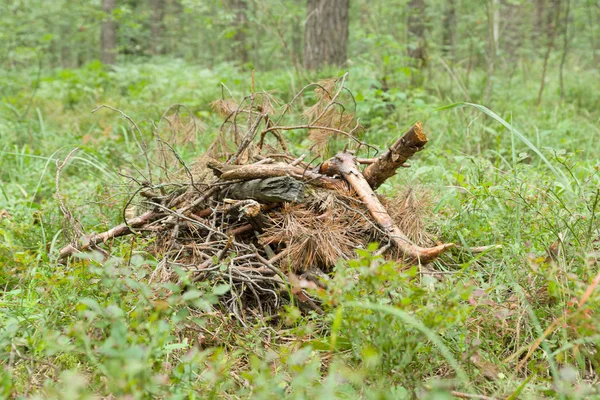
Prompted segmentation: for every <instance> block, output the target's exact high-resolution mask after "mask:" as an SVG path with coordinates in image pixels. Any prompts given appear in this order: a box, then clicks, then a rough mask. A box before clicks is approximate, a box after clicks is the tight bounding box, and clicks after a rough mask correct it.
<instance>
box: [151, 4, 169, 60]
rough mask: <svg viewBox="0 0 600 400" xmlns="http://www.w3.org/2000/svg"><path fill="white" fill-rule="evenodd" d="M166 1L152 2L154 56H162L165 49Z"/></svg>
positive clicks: (152, 46) (152, 48)
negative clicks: (164, 21) (164, 20)
mask: <svg viewBox="0 0 600 400" xmlns="http://www.w3.org/2000/svg"><path fill="white" fill-rule="evenodd" d="M165 5H166V4H165V0H150V8H151V13H152V15H151V17H150V34H151V38H150V52H151V53H152V54H153V55H157V54H162V53H163V52H164V47H163V43H164V42H163V31H164V24H163V19H164V17H165Z"/></svg>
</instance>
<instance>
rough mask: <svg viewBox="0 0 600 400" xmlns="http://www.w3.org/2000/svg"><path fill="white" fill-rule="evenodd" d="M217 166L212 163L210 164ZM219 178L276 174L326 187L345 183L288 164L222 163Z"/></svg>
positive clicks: (246, 177) (343, 186) (265, 176)
mask: <svg viewBox="0 0 600 400" xmlns="http://www.w3.org/2000/svg"><path fill="white" fill-rule="evenodd" d="M210 166H212V167H213V168H215V169H216V168H217V167H216V165H215V164H214V163H212V164H210ZM220 168H221V176H220V178H221V179H223V180H238V179H239V180H251V179H264V178H269V177H276V176H290V177H292V178H295V179H299V180H301V181H304V182H307V183H310V184H311V185H314V186H319V187H323V188H327V189H334V190H335V189H344V188H345V187H346V185H345V184H344V183H343V182H342V181H340V180H339V179H334V178H331V177H328V176H324V175H321V174H318V173H315V172H313V171H311V170H308V169H303V168H300V167H296V166H293V165H290V164H284V163H277V164H250V165H242V166H238V165H223V166H221V167H220Z"/></svg>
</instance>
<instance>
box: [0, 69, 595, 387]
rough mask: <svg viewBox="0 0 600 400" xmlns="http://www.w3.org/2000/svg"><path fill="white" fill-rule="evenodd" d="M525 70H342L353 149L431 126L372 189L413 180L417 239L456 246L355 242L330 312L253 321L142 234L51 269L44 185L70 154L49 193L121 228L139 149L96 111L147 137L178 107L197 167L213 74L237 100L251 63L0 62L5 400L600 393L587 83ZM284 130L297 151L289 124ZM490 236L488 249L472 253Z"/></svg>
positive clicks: (285, 310)
mask: <svg viewBox="0 0 600 400" xmlns="http://www.w3.org/2000/svg"><path fill="white" fill-rule="evenodd" d="M539 70H540V68H535V66H532V65H529V64H528V63H527V62H521V63H519V64H518V67H517V68H515V70H514V71H513V73H512V74H511V75H510V76H508V75H503V74H498V76H496V77H494V80H493V83H494V86H493V91H492V95H491V96H490V98H489V99H487V100H486V99H483V98H482V93H484V92H485V84H486V77H485V75H483V73H481V72H478V71H473V73H472V74H471V76H470V77H469V81H468V82H467V81H466V79H465V74H464V71H461V70H460V69H457V70H456V73H455V74H454V76H449V75H448V73H447V72H446V70H444V69H442V68H441V67H440V68H439V69H438V68H437V67H431V69H430V70H428V71H426V72H425V73H423V74H422V75H420V76H416V77H414V76H413V77H412V78H411V77H410V76H407V75H406V74H404V73H403V72H398V73H397V74H396V75H393V76H392V77H391V78H390V79H389V80H388V82H387V86H388V87H387V88H386V90H383V89H382V88H381V83H380V82H379V81H378V80H377V79H376V78H377V76H378V75H377V73H376V72H375V71H373V70H372V69H371V68H370V67H368V66H354V67H353V68H352V69H351V70H350V74H349V77H348V83H347V86H348V88H349V89H350V90H351V91H352V93H353V95H354V98H355V100H356V105H357V112H356V114H357V116H358V117H360V120H361V123H362V124H363V126H364V127H365V131H364V133H363V134H362V137H361V139H362V140H364V141H366V142H368V143H372V144H375V145H377V146H379V148H385V146H386V145H389V144H390V143H391V142H392V141H393V140H394V139H396V138H397V137H398V136H399V135H400V134H402V133H403V132H404V131H405V130H406V129H407V128H409V127H410V126H411V125H412V124H413V123H414V122H416V121H417V120H419V121H422V122H423V125H424V127H425V129H426V131H427V133H428V135H429V138H430V142H429V143H428V145H427V148H426V150H425V151H423V152H420V153H419V154H418V155H417V156H416V157H414V159H413V160H411V162H410V164H411V167H410V169H402V170H401V171H399V173H398V175H397V176H396V177H394V178H393V179H391V180H389V181H388V182H386V183H385V184H384V186H383V187H382V189H381V191H382V192H383V193H385V194H388V195H394V194H396V193H401V192H403V191H405V188H407V187H412V188H415V193H417V194H418V195H419V196H420V197H422V198H423V205H422V207H423V208H424V209H425V211H428V219H427V221H428V229H429V230H430V231H431V232H432V233H433V234H435V235H436V236H437V237H438V238H440V239H441V240H442V241H444V242H454V243H457V244H458V245H459V246H458V248H457V249H456V250H453V251H452V252H450V253H448V254H446V255H444V256H443V257H441V258H440V259H439V260H437V261H436V262H435V263H433V264H432V265H431V266H430V267H429V269H428V270H427V271H428V273H422V272H423V271H419V270H418V269H416V268H412V269H408V270H407V269H400V268H398V266H397V265H394V264H393V263H389V262H388V263H386V262H384V261H383V260H382V258H381V257H379V256H376V255H374V250H375V248H374V247H373V248H369V249H363V250H361V251H359V252H358V253H357V256H356V259H354V260H349V261H340V262H339V263H338V266H337V267H336V270H335V274H334V277H333V278H332V279H331V281H330V282H329V285H328V288H327V290H326V293H323V294H321V295H320V296H321V301H322V304H323V308H324V310H325V312H324V314H322V315H320V314H317V313H311V312H308V313H307V312H300V310H299V309H298V308H297V307H296V305H294V304H288V305H285V306H284V307H282V308H281V310H280V313H279V315H277V316H276V317H271V318H267V319H261V318H248V319H247V322H246V324H245V326H244V325H242V324H240V323H239V321H237V320H236V319H235V318H233V317H232V316H228V315H225V314H223V313H221V312H219V306H218V304H217V305H216V306H215V308H213V305H214V304H216V303H218V296H219V294H220V293H221V291H222V290H223V287H210V286H207V285H199V286H198V288H197V290H189V289H188V290H185V291H184V290H182V288H181V287H177V285H174V284H173V283H162V282H159V281H157V280H153V279H150V276H151V274H152V271H153V269H154V268H155V267H156V265H157V263H158V262H159V260H158V259H156V258H155V257H154V256H153V255H152V254H150V252H149V251H147V248H146V247H145V244H146V243H145V241H144V240H143V239H142V238H135V237H133V238H132V237H126V238H124V239H122V240H116V241H114V243H112V244H111V258H110V259H108V260H106V261H102V260H99V259H97V258H95V257H94V256H93V255H90V256H89V257H79V258H77V259H73V260H71V261H69V263H68V264H66V265H63V264H59V263H58V262H57V258H58V251H59V249H60V248H61V247H62V246H63V245H65V244H66V243H67V240H66V239H65V235H64V234H65V228H66V226H65V224H64V218H63V215H62V213H61V212H60V210H59V207H58V203H57V199H56V181H55V176H56V160H57V159H63V160H64V159H65V157H66V156H67V154H68V153H69V152H70V151H71V150H72V149H74V148H75V147H79V148H80V149H81V150H80V151H79V153H77V154H76V155H75V156H74V157H72V159H71V162H70V163H69V165H67V166H66V167H65V168H64V170H63V171H62V174H61V179H60V182H59V185H60V192H61V195H62V198H63V199H64V200H65V202H66V203H67V204H68V205H69V207H70V208H71V209H72V210H73V213H74V215H76V216H77V218H78V219H79V220H80V222H81V225H82V227H83V229H84V230H85V231H86V232H101V231H104V230H106V229H108V228H109V227H111V226H113V225H116V224H118V223H120V222H121V216H122V210H123V207H124V206H125V202H126V201H127V198H128V189H129V186H128V185H127V178H126V177H125V176H124V175H123V174H121V172H124V171H129V169H128V168H130V166H131V165H133V164H136V163H137V162H138V161H139V148H138V141H137V140H136V137H135V136H134V133H132V130H131V129H130V128H131V125H130V122H129V121H128V120H127V119H125V118H123V117H122V116H121V115H120V114H119V113H115V112H112V111H111V110H108V109H102V110H98V111H96V112H95V113H92V112H91V111H92V110H94V109H95V108H96V107H97V106H99V105H102V104H106V105H109V106H111V107H114V108H117V109H120V110H122V111H123V112H125V113H127V115H129V116H130V117H131V118H132V119H133V120H134V121H136V122H137V124H138V125H139V127H140V130H141V131H142V136H143V135H147V139H148V140H150V139H151V138H152V130H153V124H154V123H155V124H157V126H158V129H159V130H160V129H162V128H164V125H161V123H160V120H161V115H162V114H163V112H164V111H165V110H167V108H168V107H169V106H171V105H173V104H182V105H184V106H185V107H186V110H187V111H185V113H192V114H193V115H194V116H195V117H196V118H197V119H198V121H199V125H198V126H200V125H201V126H202V129H198V130H190V131H189V132H188V133H190V132H191V133H190V135H191V136H188V137H186V138H182V137H179V138H175V139H174V140H173V142H172V145H173V146H174V148H175V149H176V150H177V152H178V154H179V155H180V156H181V158H182V160H183V161H184V162H186V163H192V162H193V161H194V160H195V159H196V158H197V157H198V155H199V154H202V153H204V151H205V150H206V147H207V146H208V145H209V144H210V143H211V142H212V141H213V140H214V138H215V134H216V132H217V131H218V129H219V126H220V123H221V122H222V117H221V116H219V115H218V114H217V113H216V112H215V111H213V109H212V108H211V103H212V102H213V101H214V100H217V99H220V98H221V96H222V95H223V89H222V86H221V85H220V83H221V82H223V83H224V84H225V85H227V87H228V88H229V90H230V91H231V93H232V94H233V96H234V97H236V98H238V99H240V98H242V97H243V96H244V95H246V94H248V93H249V92H250V91H251V74H250V72H248V71H240V70H238V69H236V68H234V67H231V66H229V65H221V66H216V67H214V68H211V69H203V68H200V67H197V66H193V65H188V64H185V63H184V62H178V61H172V62H169V63H168V64H167V63H159V62H157V63H154V64H152V63H146V64H127V65H121V66H119V67H116V68H115V69H114V70H108V69H106V68H104V67H102V66H101V65H99V64H90V65H87V66H86V67H84V68H81V69H74V70H56V71H42V73H41V74H40V76H39V79H37V71H36V70H26V71H20V72H7V73H6V74H5V75H3V76H2V77H0V87H1V88H2V91H1V92H0V93H1V96H2V102H1V103H0V285H1V287H2V288H3V292H2V293H1V294H0V363H2V365H3V368H2V369H1V370H0V396H15V397H18V396H24V397H27V396H33V395H36V394H37V395H38V396H41V397H40V398H61V399H68V398H73V399H75V398H87V397H89V398H94V396H96V397H98V396H99V397H103V398H115V397H116V398H142V397H143V396H148V397H157V398H212V397H214V398H247V397H252V398H259V399H260V398H265V399H266V398H281V397H283V396H285V397H289V398H299V399H301V398H302V399H304V398H334V397H339V398H348V399H350V398H389V399H401V398H411V397H413V396H418V397H419V398H431V399H433V398H435V399H439V398H452V396H460V395H462V394H465V395H484V396H488V397H490V398H517V397H518V398H540V397H546V396H548V397H554V396H558V397H562V398H592V397H594V396H596V397H598V398H600V392H599V391H598V383H599V381H600V377H599V376H598V373H597V370H598V368H599V367H600V358H599V356H598V354H600V353H598V343H600V322H599V321H600V320H599V319H598V313H599V312H600V306H599V304H600V303H599V300H600V290H599V289H598V288H597V287H596V286H597V285H598V283H599V282H600V275H598V274H599V271H600V269H599V263H598V251H599V246H600V236H599V234H600V231H599V227H600V226H599V224H600V222H599V221H598V219H597V218H596V213H597V210H598V208H599V207H600V177H599V175H598V174H599V172H598V171H599V169H600V162H599V161H598V156H597V155H598V154H599V153H600V140H598V138H599V137H600V96H598V93H600V75H599V71H598V70H577V69H575V68H573V69H572V70H570V71H568V72H569V73H566V74H565V77H566V80H565V88H566V90H565V93H564V95H563V96H562V98H561V93H560V88H559V84H558V79H557V76H558V73H556V74H554V72H552V74H551V75H549V76H548V78H547V83H546V87H545V92H544V97H543V101H542V103H541V104H540V105H539V106H538V105H537V104H536V103H537V96H538V89H539ZM401 71H404V70H401ZM341 74H342V72H341V71H329V72H327V73H325V72H324V73H322V74H321V75H320V76H314V77H311V79H312V80H318V79H319V78H324V77H332V76H333V77H336V76H337V77H339V76H341ZM411 80H412V81H413V83H411ZM32 81H33V82H36V83H35V84H32ZM415 81H421V83H422V84H420V85H415V83H414V82H415ZM306 83H308V80H307V79H306V78H298V77H294V74H293V73H291V72H290V71H287V70H279V71H271V72H268V73H260V72H256V76H255V82H254V86H255V88H256V90H267V91H271V90H273V91H274V95H275V96H276V97H279V98H281V99H282V100H283V101H289V100H290V97H291V96H293V94H294V93H296V92H297V91H298V90H300V89H301V88H302V86H304V84H306ZM457 101H461V102H469V103H472V104H466V103H462V104H459V105H457V104H456V102H457ZM473 104H475V105H473ZM478 104H482V105H485V107H486V108H483V107H481V106H478ZM490 110H491V111H490ZM188 117H189V115H188ZM163 124H164V121H163ZM286 140H287V141H288V142H289V143H291V144H292V146H293V147H294V148H295V149H306V147H307V146H308V144H307V141H306V138H305V135H303V133H302V132H296V133H290V134H289V136H287V137H286ZM482 245H501V248H498V249H493V250H490V251H487V252H484V253H475V252H472V251H471V248H474V247H478V246H482ZM182 279H183V281H184V282H185V276H184V277H182ZM167 292H168V293H170V296H165V293H167ZM459 392H460V393H459ZM111 396H113V397H111ZM127 396H132V397H127Z"/></svg>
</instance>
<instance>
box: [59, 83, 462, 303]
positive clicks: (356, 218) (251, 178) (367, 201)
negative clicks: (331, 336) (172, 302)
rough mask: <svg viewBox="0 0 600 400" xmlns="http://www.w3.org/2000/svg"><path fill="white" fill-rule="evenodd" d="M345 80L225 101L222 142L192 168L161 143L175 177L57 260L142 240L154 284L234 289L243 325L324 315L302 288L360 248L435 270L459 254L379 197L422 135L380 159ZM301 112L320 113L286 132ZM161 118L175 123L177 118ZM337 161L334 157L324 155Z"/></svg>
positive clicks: (403, 207) (150, 187) (138, 195)
mask: <svg viewBox="0 0 600 400" xmlns="http://www.w3.org/2000/svg"><path fill="white" fill-rule="evenodd" d="M345 81H346V75H344V76H343V77H341V78H339V79H333V80H329V81H326V82H321V83H319V84H311V85H308V86H306V87H304V88H303V89H302V90H301V91H300V92H299V93H298V94H296V95H295V96H294V97H293V98H292V100H291V101H290V102H289V103H278V102H277V100H276V99H275V98H274V97H273V96H272V95H271V94H269V93H267V92H256V93H254V92H253V93H252V94H251V95H249V96H247V97H245V98H244V99H243V100H241V101H235V100H234V99H233V96H229V97H227V98H225V97H224V98H223V99H221V100H219V101H217V102H215V103H214V104H213V105H214V107H215V108H216V109H217V110H218V111H219V112H220V113H222V114H223V116H224V121H225V122H224V123H223V125H222V126H221V129H220V132H219V134H218V137H217V139H216V141H215V142H214V143H213V145H211V146H210V148H209V149H208V150H207V152H206V153H205V154H204V155H202V156H201V157H199V158H198V159H197V161H196V162H195V163H194V165H192V166H189V167H188V166H187V165H185V164H184V163H183V161H182V159H181V157H180V156H179V155H178V154H177V153H176V151H175V150H174V148H173V147H172V146H171V145H169V144H168V143H167V141H166V140H163V139H161V138H160V136H158V135H156V138H157V142H158V143H159V144H160V146H162V147H161V149H162V152H161V153H160V154H163V155H164V154H165V153H170V154H171V158H172V159H173V160H174V162H176V163H177V164H178V165H179V169H180V172H179V175H177V176H176V177H175V178H173V175H171V177H170V178H169V179H165V177H163V178H161V179H160V181H159V183H156V182H155V183H152V182H151V179H144V180H138V179H136V180H135V182H137V187H136V188H135V191H134V195H133V196H132V198H131V201H130V202H129V205H128V208H127V211H128V212H127V213H124V222H123V223H122V224H120V225H118V226H115V227H113V228H112V229H109V230H108V231H106V232H103V233H99V234H92V235H80V236H79V237H78V238H77V240H74V241H73V242H72V243H70V244H69V245H67V246H66V247H64V248H63V249H62V250H61V252H60V257H61V259H65V258H68V257H70V256H72V255H73V254H75V253H77V252H82V251H90V250H97V251H101V252H104V253H106V250H103V249H102V246H101V245H102V244H105V243H107V242H109V241H112V240H113V239H115V238H117V237H120V236H124V235H129V234H133V233H135V234H143V235H146V236H148V237H150V238H152V239H153V240H150V241H149V243H150V244H149V246H151V249H152V251H153V252H154V253H156V254H158V255H160V256H161V257H162V258H161V259H162V261H161V262H160V264H159V267H158V268H157V271H155V272H156V273H157V274H162V275H164V276H165V277H167V279H168V278H169V277H172V276H173V274H172V271H173V270H174V268H176V267H178V268H182V269H184V270H186V271H187V272H188V274H189V275H190V277H191V280H192V282H199V281H209V282H215V283H217V282H221V283H223V282H224V283H226V284H228V285H229V293H228V294H227V295H226V296H224V297H223V298H224V304H225V305H226V306H228V308H229V309H230V310H231V311H233V312H234V313H235V314H236V315H239V314H238V312H239V310H240V304H242V305H244V306H247V305H252V307H253V308H254V309H255V310H257V311H259V312H261V313H268V312H269V311H270V310H271V309H275V308H277V307H278V305H279V304H280V301H281V299H282V298H285V297H286V296H287V298H288V300H289V298H290V297H293V296H295V297H296V298H297V300H299V301H300V304H304V306H307V307H309V308H312V309H313V310H315V311H317V312H319V311H320V309H319V306H318V304H317V302H316V301H314V300H313V299H312V298H311V296H310V294H309V292H310V291H308V292H307V290H306V289H309V288H316V287H318V286H321V287H323V286H325V285H326V281H327V279H328V278H327V277H328V274H329V273H330V272H331V271H332V268H333V266H334V265H335V264H336V263H337V262H338V261H339V260H340V259H350V258H352V257H355V250H356V249H358V248H366V247H367V246H368V244H369V243H371V242H378V243H380V245H381V247H380V248H379V250H378V251H379V252H380V253H381V254H384V255H385V256H386V257H389V258H393V259H397V260H399V261H401V262H402V263H404V264H405V265H411V264H415V263H419V264H425V263H429V262H431V261H432V260H434V259H436V258H437V257H438V256H440V255H441V254H442V253H443V252H445V251H446V250H447V249H449V248H450V247H452V246H453V244H439V243H438V244H437V245H433V241H432V239H431V238H430V237H429V236H428V235H427V234H426V233H425V232H424V230H423V228H422V225H423V222H422V221H421V219H420V215H418V210H417V209H418V204H416V203H417V202H418V200H415V198H414V195H413V193H412V192H411V191H408V193H407V194H405V195H404V196H403V197H401V198H397V199H391V198H385V197H383V196H379V195H377V194H376V192H375V191H376V190H377V188H379V187H380V186H381V185H382V184H383V183H384V182H385V181H386V180H387V179H388V178H390V177H392V176H393V175H394V174H395V173H396V171H397V170H398V169H399V168H401V167H407V166H408V165H407V164H406V162H407V161H408V160H409V159H410V158H411V157H412V156H413V155H414V154H415V153H417V152H419V151H421V150H422V149H423V148H424V146H425V144H426V143H427V136H426V134H425V132H424V131H423V129H422V126H421V124H420V123H416V124H415V125H414V126H412V127H411V128H410V129H409V130H408V131H407V132H406V133H404V134H403V135H402V136H401V137H399V138H398V139H397V140H396V141H395V142H393V144H392V145H391V146H390V147H389V148H388V149H387V150H386V151H384V152H383V153H380V152H379V151H378V150H377V149H376V148H375V147H374V146H371V145H369V144H367V143H365V142H363V141H362V140H361V139H359V136H360V134H361V126H360V123H359V121H358V120H357V119H356V118H355V116H354V113H353V112H351V111H349V109H350V108H351V106H352V105H354V106H355V104H354V101H353V97H352V95H351V93H350V92H349V91H348V89H347V88H346V87H345ZM311 95H312V98H308V99H307V97H310V96H311ZM300 102H312V103H313V105H312V106H310V107H307V108H306V109H305V110H304V112H303V113H302V115H303V117H302V118H303V119H302V120H300V121H299V122H298V120H297V118H296V120H294V121H292V123H289V120H290V119H294V118H295V117H294V114H293V113H292V112H290V111H291V110H293V109H294V107H298V106H297V103H300ZM348 104H350V106H349V105H348ZM295 115H297V114H295ZM165 119H166V120H167V121H168V122H169V126H173V125H174V124H175V119H174V118H170V117H165ZM130 122H131V123H132V130H136V131H138V135H139V136H140V137H141V131H140V130H139V128H138V126H137V125H135V123H133V121H132V120H130ZM290 134H293V135H296V136H295V138H294V142H301V143H302V144H306V143H308V144H309V145H308V146H305V147H310V148H309V149H308V150H307V151H305V152H302V154H300V153H296V154H294V151H293V150H292V149H291V147H290V145H289V144H288V141H286V140H285V136H286V135H290ZM290 143H291V141H290ZM146 147H147V146H146ZM146 147H145V143H142V145H141V146H140V148H142V149H143V148H146ZM332 151H336V153H335V155H333V156H328V152H332ZM359 152H363V153H366V157H362V158H361V157H358V156H357V155H358V154H359ZM144 156H145V157H144V158H145V159H146V160H148V162H149V165H148V174H149V175H150V176H151V174H152V171H151V164H152V163H156V164H158V163H160V162H159V161H158V158H160V157H157V156H156V157H151V156H149V155H148V154H146V153H144ZM309 157H311V158H312V160H310V161H309ZM163 161H164V160H163ZM164 164H165V163H164V162H163V165H164ZM146 178H148V177H146ZM134 203H137V205H136V206H135V207H132V206H131V204H134ZM131 211H133V212H134V213H135V214H136V215H135V216H133V217H132V216H131Z"/></svg>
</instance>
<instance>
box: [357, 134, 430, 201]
mask: <svg viewBox="0 0 600 400" xmlns="http://www.w3.org/2000/svg"><path fill="white" fill-rule="evenodd" d="M427 141H428V139H427V135H426V134H425V132H424V131H423V127H422V126H421V123H420V122H417V123H416V124H414V125H413V127H412V128H410V129H409V130H408V132H406V133H405V134H404V135H402V137H401V138H400V139H398V140H396V142H395V143H394V144H393V145H392V146H390V148H389V149H388V150H387V151H386V152H385V153H383V154H382V155H381V156H380V157H379V158H377V159H376V160H375V161H374V162H372V163H370V165H369V166H367V167H366V168H365V170H364V171H363V175H364V177H365V179H366V180H367V182H368V183H369V185H370V186H371V187H372V188H373V189H377V188H378V187H379V186H381V184H382V183H383V182H385V181H386V180H387V179H388V178H390V177H392V176H394V174H395V173H396V170H397V169H398V168H400V167H402V166H403V165H404V163H405V162H406V161H407V160H408V159H409V158H411V157H412V156H413V155H414V154H415V153H416V152H418V151H421V150H423V148H424V147H425V144H427Z"/></svg>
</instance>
